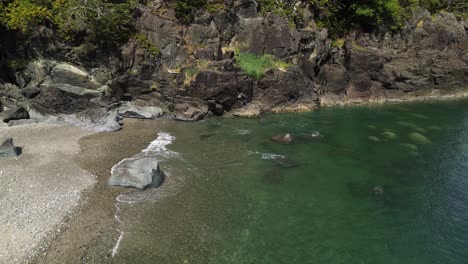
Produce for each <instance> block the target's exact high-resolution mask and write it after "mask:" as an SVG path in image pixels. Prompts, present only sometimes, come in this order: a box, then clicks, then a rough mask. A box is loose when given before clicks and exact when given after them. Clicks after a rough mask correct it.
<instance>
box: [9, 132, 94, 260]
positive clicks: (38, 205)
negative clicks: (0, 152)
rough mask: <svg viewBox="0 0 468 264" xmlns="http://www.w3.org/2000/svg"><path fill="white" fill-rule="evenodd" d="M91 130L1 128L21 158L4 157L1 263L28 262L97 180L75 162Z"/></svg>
mask: <svg viewBox="0 0 468 264" xmlns="http://www.w3.org/2000/svg"><path fill="white" fill-rule="evenodd" d="M90 134H92V132H91V131H87V130H82V129H78V128H72V127H65V126H57V125H50V124H31V125H24V126H16V127H7V126H6V125H5V124H1V126H0V140H3V139H5V138H7V137H12V138H13V140H14V142H15V145H16V146H18V147H21V148H22V155H20V156H19V157H17V158H0V182H1V184H0V234H2V235H1V237H2V239H0V263H24V262H28V261H29V259H30V258H31V257H32V256H33V255H35V254H36V253H37V252H40V251H42V250H43V249H44V248H46V247H47V241H48V240H50V239H49V238H50V237H53V236H55V235H56V234H57V233H60V230H61V229H63V228H65V226H66V225H65V224H64V220H65V218H66V217H67V216H69V215H71V214H72V213H73V212H74V211H76V209H77V208H78V206H79V204H80V202H81V201H82V200H83V197H84V196H83V193H84V192H86V191H87V190H90V189H91V188H92V186H93V185H94V184H95V183H96V177H95V176H94V175H93V174H91V173H89V172H87V171H85V170H83V169H81V168H80V166H79V165H78V163H77V162H76V161H75V160H74V159H75V157H76V155H77V154H78V153H79V152H80V147H79V145H78V140H79V139H80V138H82V137H84V136H88V135H90Z"/></svg>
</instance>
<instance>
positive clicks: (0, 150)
mask: <svg viewBox="0 0 468 264" xmlns="http://www.w3.org/2000/svg"><path fill="white" fill-rule="evenodd" d="M20 154H21V149H20V148H18V147H16V146H15V144H14V143H13V139H12V138H7V139H5V140H4V141H3V142H2V144H0V157H18V156H19V155H20Z"/></svg>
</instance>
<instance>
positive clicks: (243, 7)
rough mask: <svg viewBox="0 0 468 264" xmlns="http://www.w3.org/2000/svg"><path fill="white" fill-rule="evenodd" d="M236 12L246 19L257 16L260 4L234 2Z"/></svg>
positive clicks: (245, 0)
mask: <svg viewBox="0 0 468 264" xmlns="http://www.w3.org/2000/svg"><path fill="white" fill-rule="evenodd" d="M234 10H235V11H236V13H237V14H238V15H239V16H241V17H245V18H252V17H256V16H257V10H258V3H257V2H255V1H254V0H236V1H234Z"/></svg>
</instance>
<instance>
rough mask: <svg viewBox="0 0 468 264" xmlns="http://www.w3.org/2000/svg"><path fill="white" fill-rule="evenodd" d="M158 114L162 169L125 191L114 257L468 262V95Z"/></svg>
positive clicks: (144, 260)
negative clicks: (236, 114) (237, 113)
mask: <svg viewBox="0 0 468 264" xmlns="http://www.w3.org/2000/svg"><path fill="white" fill-rule="evenodd" d="M157 122H160V123H161V125H160V129H159V131H155V138H159V141H158V140H156V141H155V142H153V144H152V147H151V149H153V150H157V151H155V152H154V153H153V154H154V155H155V158H157V159H159V160H160V161H161V166H162V168H163V170H164V171H166V173H167V179H166V182H165V183H164V184H163V185H162V186H161V187H159V188H156V189H148V190H146V191H144V192H141V191H138V190H135V191H131V192H125V193H124V194H122V195H120V196H119V197H118V199H117V200H118V201H116V208H117V213H116V219H117V222H118V224H117V232H120V234H121V236H120V239H119V241H118V242H119V243H118V245H117V241H116V247H115V248H114V249H115V250H114V251H115V252H113V253H115V254H113V261H114V262H116V263H239V264H241V263H347V264H351V263H467V261H468V101H466V100H461V101H451V102H439V103H407V104H396V105H387V106H378V107H346V108H327V109H322V110H319V111H315V112H311V113H294V114H277V115H266V116H263V117H262V118H260V119H237V118H209V119H207V120H205V121H202V122H197V123H184V122H171V121H157ZM158 133H159V136H161V135H163V137H158ZM285 133H290V134H291V135H292V136H293V137H294V141H293V142H292V143H291V144H281V143H277V142H274V141H272V140H271V137H272V136H274V135H277V134H285ZM161 146H162V147H161Z"/></svg>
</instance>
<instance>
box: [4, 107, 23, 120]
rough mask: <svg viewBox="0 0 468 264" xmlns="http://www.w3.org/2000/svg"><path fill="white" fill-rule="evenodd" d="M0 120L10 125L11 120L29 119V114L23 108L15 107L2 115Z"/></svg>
mask: <svg viewBox="0 0 468 264" xmlns="http://www.w3.org/2000/svg"><path fill="white" fill-rule="evenodd" d="M0 119H1V120H2V121H3V122H5V123H8V122H10V121H11V120H19V119H29V114H28V111H26V109H24V108H23V107H15V108H10V109H8V110H6V111H3V112H2V113H0Z"/></svg>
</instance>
